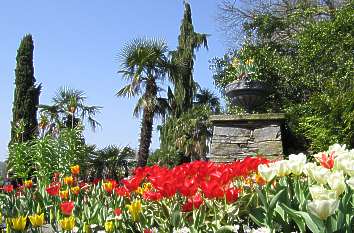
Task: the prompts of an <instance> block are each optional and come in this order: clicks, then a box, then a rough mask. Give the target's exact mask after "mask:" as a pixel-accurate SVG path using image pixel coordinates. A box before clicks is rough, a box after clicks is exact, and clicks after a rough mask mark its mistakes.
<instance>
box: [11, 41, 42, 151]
mask: <svg viewBox="0 0 354 233" xmlns="http://www.w3.org/2000/svg"><path fill="white" fill-rule="evenodd" d="M33 50H34V46H33V40H32V36H31V35H30V34H28V35H25V36H24V37H23V39H22V41H21V44H20V47H19V48H18V50H17V56H16V69H15V92H14V101H13V108H12V115H13V119H12V122H11V141H10V144H11V143H14V142H24V141H28V140H31V139H33V138H34V137H35V136H36V134H37V127H38V121H37V109H38V103H39V94H40V90H41V85H36V84H35V83H36V79H35V77H34V67H33ZM20 123H21V125H22V128H21V132H20V134H19V132H18V130H16V129H17V128H18V125H19V124H20Z"/></svg>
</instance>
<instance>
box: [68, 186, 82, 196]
mask: <svg viewBox="0 0 354 233" xmlns="http://www.w3.org/2000/svg"><path fill="white" fill-rule="evenodd" d="M70 191H71V193H72V194H74V195H78V194H79V192H80V187H79V186H75V187H72V188H70Z"/></svg>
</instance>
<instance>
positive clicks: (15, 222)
mask: <svg viewBox="0 0 354 233" xmlns="http://www.w3.org/2000/svg"><path fill="white" fill-rule="evenodd" d="M26 222H27V216H19V217H17V218H12V219H11V223H12V229H14V230H15V231H24V229H25V228H26Z"/></svg>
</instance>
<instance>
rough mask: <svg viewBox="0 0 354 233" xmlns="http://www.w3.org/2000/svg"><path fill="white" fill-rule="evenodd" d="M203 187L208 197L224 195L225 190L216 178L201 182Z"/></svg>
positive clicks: (221, 196)
mask: <svg viewBox="0 0 354 233" xmlns="http://www.w3.org/2000/svg"><path fill="white" fill-rule="evenodd" d="M201 189H202V191H203V193H204V195H205V197H206V198H209V199H213V198H223V197H224V190H223V189H222V187H221V185H220V183H218V182H217V181H215V180H211V181H209V182H203V183H202V184H201Z"/></svg>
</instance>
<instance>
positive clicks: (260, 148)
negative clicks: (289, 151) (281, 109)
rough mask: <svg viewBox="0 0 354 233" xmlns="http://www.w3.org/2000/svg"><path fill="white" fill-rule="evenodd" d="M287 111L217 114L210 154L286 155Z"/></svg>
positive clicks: (218, 158) (220, 157)
mask: <svg viewBox="0 0 354 233" xmlns="http://www.w3.org/2000/svg"><path fill="white" fill-rule="evenodd" d="M284 120H285V115H284V114H279V113H278V114H274V113H272V114H245V115H216V116H212V117H211V121H212V123H213V137H212V141H211V150H210V154H209V155H208V158H209V159H210V160H212V161H215V162H227V161H234V160H236V159H242V158H244V157H245V156H248V155H255V154H263V155H266V156H271V157H272V158H274V156H276V157H279V156H282V155H283V145H282V133H281V132H282V125H283V123H284Z"/></svg>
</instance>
